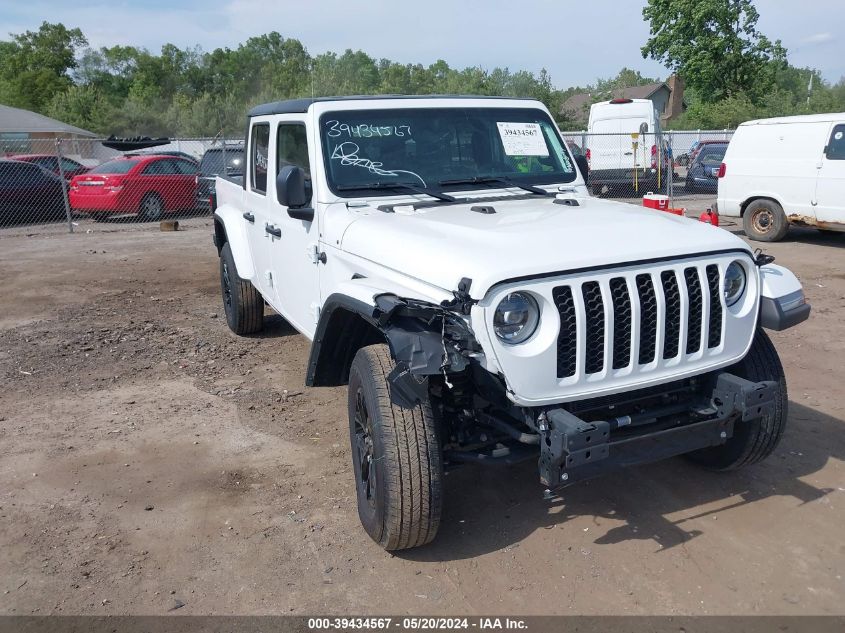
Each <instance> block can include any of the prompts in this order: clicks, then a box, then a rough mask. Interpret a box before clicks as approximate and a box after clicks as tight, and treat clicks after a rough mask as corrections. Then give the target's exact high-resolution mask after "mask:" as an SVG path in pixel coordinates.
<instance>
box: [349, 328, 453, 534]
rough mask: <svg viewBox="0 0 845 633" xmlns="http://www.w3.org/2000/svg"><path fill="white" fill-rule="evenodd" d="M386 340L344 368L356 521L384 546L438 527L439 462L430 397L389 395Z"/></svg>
mask: <svg viewBox="0 0 845 633" xmlns="http://www.w3.org/2000/svg"><path fill="white" fill-rule="evenodd" d="M393 367H394V362H393V359H392V358H391V357H390V350H389V349H388V347H387V345H384V344H379V345H370V346H369V347H364V348H362V349H360V350H358V353H357V354H355V358H354V359H353V361H352V367H351V369H350V371H349V438H350V441H351V444H352V469H353V471H354V474H355V488H356V493H357V498H358V517H359V518H360V519H361V525H363V527H364V530H365V531H366V532H367V534H369V536H370V538H372V539H373V540H374V541H375V542H376V543H378V544H379V545H381V546H382V547H383V548H384V549H386V550H398V549H407V548H411V547H418V546H420V545H425V544H426V543H429V542H431V540H432V539H433V538H434V535H435V534H436V533H437V528H438V527H439V525H440V512H441V506H442V497H443V488H442V486H443V482H442V480H443V463H442V454H441V449H440V442H439V440H438V433H437V426H436V423H435V419H434V415H433V413H432V408H431V403H430V402H429V401H428V400H426V401H425V402H423V403H421V404H418V405H416V406H415V407H414V408H413V409H404V408H402V407H399V406H396V405H394V404H393V403H392V402H391V401H390V393H389V388H388V384H387V376H388V374H389V373H390V372H391V371H392V370H393Z"/></svg>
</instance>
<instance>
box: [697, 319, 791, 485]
mask: <svg viewBox="0 0 845 633" xmlns="http://www.w3.org/2000/svg"><path fill="white" fill-rule="evenodd" d="M728 371H729V372H731V373H733V374H736V375H737V376H740V377H742V378H745V379H746V380H751V381H753V382H760V381H763V380H773V381H775V382H776V383H778V387H777V395H776V396H775V408H774V411H773V412H772V413H771V414H770V415H766V416H763V417H762V418H757V419H756V420H748V421H747V422H741V421H739V422H736V424H735V425H734V435H733V437H732V438H730V439H729V440H728V441H727V442H726V443H724V444H722V445H721V446H712V447H709V448H703V449H701V450H698V451H694V452H692V453H689V454H688V457H689V458H690V459H691V460H692V461H694V462H696V463H698V464H700V465H702V466H704V467H706V468H710V469H711V470H734V469H736V468H741V467H743V466H748V465H750V464H754V463H756V462H759V461H760V460H762V459H765V458H766V457H768V456H769V455H771V453H772V451H773V450H775V447H776V446H777V445H778V442H780V438H781V436H782V435H783V430H784V428H785V427H786V416H787V409H788V399H787V394H786V378H785V377H784V374H783V366H782V365H781V363H780V358H779V357H778V353H777V350H775V346H774V345H772V341H771V340H770V339H769V337H768V335H767V334H766V333H765V332H764V331H763V330H760V329H758V330H757V334H756V335H755V337H754V342H753V343H752V345H751V350H750V351H749V352H748V355H747V356H746V357H745V358H743V359H742V360H741V361H740V362H739V363H737V364H736V365H734V366H733V367H730V368H729V369H728Z"/></svg>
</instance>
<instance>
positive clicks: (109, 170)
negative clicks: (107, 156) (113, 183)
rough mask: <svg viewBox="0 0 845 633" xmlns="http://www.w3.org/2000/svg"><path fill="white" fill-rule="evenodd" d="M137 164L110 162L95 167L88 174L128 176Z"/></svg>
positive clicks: (128, 161)
mask: <svg viewBox="0 0 845 633" xmlns="http://www.w3.org/2000/svg"><path fill="white" fill-rule="evenodd" d="M137 164H138V161H137V160H110V161H109V162H107V163H103V164H102V165H97V166H96V167H94V169H92V170H91V171H90V172H88V173H91V174H128V173H129V172H130V171H132V168H133V167H134V166H135V165H137Z"/></svg>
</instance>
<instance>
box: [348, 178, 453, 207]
mask: <svg viewBox="0 0 845 633" xmlns="http://www.w3.org/2000/svg"><path fill="white" fill-rule="evenodd" d="M335 188H336V189H337V190H338V191H352V190H353V189H405V190H407V191H414V192H416V193H424V194H425V195H427V196H431V197H432V198H437V199H438V200H442V201H443V202H454V201H455V197H454V196H450V195H449V194H446V193H441V192H439V191H434V190H432V189H429V188H428V187H420V186H419V185H414V184H412V183H410V182H368V183H363V184H360V185H338V186H337V187H335Z"/></svg>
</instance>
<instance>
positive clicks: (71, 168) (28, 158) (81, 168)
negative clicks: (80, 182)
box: [7, 154, 89, 181]
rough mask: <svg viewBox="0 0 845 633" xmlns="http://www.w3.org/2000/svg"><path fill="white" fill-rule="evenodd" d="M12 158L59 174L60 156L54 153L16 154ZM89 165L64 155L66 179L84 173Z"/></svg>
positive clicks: (68, 179) (63, 166) (63, 163)
mask: <svg viewBox="0 0 845 633" xmlns="http://www.w3.org/2000/svg"><path fill="white" fill-rule="evenodd" d="M7 158H10V159H11V160H21V161H23V162H25V163H35V164H36V165H38V166H39V167H43V168H44V169H46V170H47V171H51V172H53V173H54V174H56V175H57V176H60V175H61V174H60V172H59V157H58V156H55V155H54V154H16V155H14V156H8V157H7ZM88 169H89V168H88V167H86V166H85V165H83V164H82V163H77V162H76V161H75V160H71V159H70V158H65V157H64V156H63V157H62V170H63V171H64V174H65V180H67V181H70V180H71V179H72V178H73V177H74V176H78V175H80V174H84V173H86V172H87V171H88Z"/></svg>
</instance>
